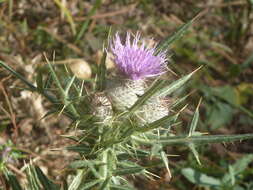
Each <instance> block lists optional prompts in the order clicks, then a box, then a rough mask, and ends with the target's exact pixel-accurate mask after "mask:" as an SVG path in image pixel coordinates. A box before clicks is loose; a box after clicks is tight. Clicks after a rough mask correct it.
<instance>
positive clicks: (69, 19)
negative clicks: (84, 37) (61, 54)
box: [54, 0, 76, 35]
mask: <svg viewBox="0 0 253 190" xmlns="http://www.w3.org/2000/svg"><path fill="white" fill-rule="evenodd" d="M54 2H55V4H56V5H57V6H58V7H59V8H60V9H61V10H62V12H63V13H64V14H65V15H66V17H67V21H68V23H69V25H70V28H71V30H72V33H73V35H75V34H76V27H75V22H74V19H73V17H72V15H71V13H70V11H69V10H68V9H67V8H66V7H65V6H64V5H63V4H62V2H61V1H60V0H54Z"/></svg>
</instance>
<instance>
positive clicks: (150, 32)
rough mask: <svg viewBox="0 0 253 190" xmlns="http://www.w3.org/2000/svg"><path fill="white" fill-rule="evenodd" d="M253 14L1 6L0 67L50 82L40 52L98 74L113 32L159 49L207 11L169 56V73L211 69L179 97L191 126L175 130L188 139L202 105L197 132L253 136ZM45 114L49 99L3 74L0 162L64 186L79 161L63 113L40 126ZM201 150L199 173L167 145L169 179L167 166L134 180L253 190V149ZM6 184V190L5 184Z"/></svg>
mask: <svg viewBox="0 0 253 190" xmlns="http://www.w3.org/2000/svg"><path fill="white" fill-rule="evenodd" d="M252 8H253V2H252V1H251V0H213V1H202V0H195V1H193V0H183V1H176V0H175V1H173V0H169V1H168V0H158V1H152V0H139V1H130V0H117V1H116V0H104V1H103V0H96V1H95V0H94V1H80V0H69V1H67V0H54V1H51V0H19V1H15V0H1V1H0V44H1V45H0V60H2V61H4V62H6V63H7V64H8V65H10V66H11V67H13V68H15V70H17V71H19V72H20V73H22V74H23V75H24V76H25V77H26V78H28V79H29V80H30V81H35V80H36V79H35V78H34V76H35V75H34V73H35V72H36V73H38V72H41V73H42V74H45V73H44V72H45V71H43V70H41V67H40V66H41V65H43V64H44V63H45V62H46V60H45V57H44V55H43V54H45V55H46V56H47V58H48V59H49V60H53V59H55V60H56V62H58V63H66V64H68V63H69V62H71V59H73V58H81V59H84V60H86V61H87V62H88V63H89V64H90V67H91V68H92V70H93V71H95V70H96V64H97V63H98V60H99V59H100V58H101V49H102V47H103V42H104V41H106V39H107V36H108V32H109V31H110V29H112V30H113V31H117V30H119V31H121V32H122V33H123V32H125V31H127V30H131V31H137V30H138V31H140V32H141V33H142V35H143V36H145V37H152V38H154V39H155V40H156V41H159V40H160V39H163V38H165V37H166V36H168V35H169V34H172V33H173V32H174V31H175V30H176V28H177V27H179V26H180V25H181V24H183V23H185V22H187V21H189V20H190V19H192V18H193V17H194V16H196V15H197V14H198V13H200V12H201V17H199V18H198V19H197V20H196V21H195V22H194V24H193V25H192V26H191V27H190V29H189V30H188V31H187V33H186V34H185V35H184V37H183V38H181V39H180V40H178V41H177V42H176V43H174V44H173V46H171V47H170V49H169V51H170V54H171V55H172V59H171V61H170V64H169V66H170V69H171V70H172V71H173V72H174V73H176V74H177V75H178V76H182V75H184V74H186V73H189V72H190V71H193V70H194V69H196V68H197V67H199V66H204V67H203V68H202V70H201V71H199V72H198V73H197V74H196V75H195V76H194V77H193V79H192V80H191V82H190V83H188V84H187V86H185V87H184V88H183V89H181V90H182V91H184V92H187V93H191V95H190V96H189V97H188V102H189V104H190V106H189V109H186V110H185V113H184V114H183V115H182V116H181V117H182V119H183V121H184V122H185V123H181V124H178V126H175V127H173V129H172V130H173V131H175V132H177V133H180V132H183V131H187V125H186V124H187V123H189V121H190V120H191V117H192V114H193V112H192V110H194V107H196V105H197V104H198V101H199V98H200V97H202V103H201V106H200V122H199V125H198V130H199V131H201V132H206V133H209V134H238V133H253V129H252V126H253V112H252V110H253V98H252V97H253V77H252V76H253V67H252V61H253V36H252V35H253V25H252V21H253V13H252ZM171 75H174V74H171ZM94 76H95V75H93V78H91V79H88V80H87V81H89V80H93V79H94ZM178 76H174V77H175V78H178ZM37 80H38V79H37ZM191 106H192V107H191ZM48 107H49V103H48V102H47V101H45V100H44V99H43V98H42V97H40V96H38V95H36V94H33V93H30V92H28V91H26V90H25V89H24V85H23V84H21V82H20V81H19V80H17V79H16V78H15V77H13V76H11V75H10V74H9V73H8V72H6V71H5V70H4V69H3V68H0V131H1V137H0V150H1V158H2V161H3V159H6V158H8V159H9V160H8V164H7V167H8V169H9V170H11V171H12V172H13V173H15V174H16V175H17V176H19V178H20V179H21V180H22V179H23V178H24V176H25V174H24V168H23V166H24V162H26V163H27V162H30V161H32V162H34V163H36V165H39V166H40V167H41V169H42V170H43V172H44V173H46V174H47V175H48V176H50V178H51V179H52V180H54V181H60V180H61V178H63V177H64V175H65V173H66V171H65V168H66V166H67V165H68V164H69V162H70V161H71V160H72V159H73V156H74V155H75V154H74V153H70V152H68V151H66V150H62V149H59V148H60V147H63V146H65V145H69V144H70V143H71V141H69V140H67V139H65V138H62V137H61V136H60V135H63V134H65V133H66V131H68V129H67V126H68V125H69V124H70V121H69V120H68V119H67V118H66V117H64V116H62V115H59V116H58V118H57V117H48V118H46V119H43V120H42V119H41V118H42V117H43V116H44V115H45V114H47V113H48ZM191 108H192V109H191ZM198 150H199V152H200V160H201V163H202V166H200V165H198V163H197V162H196V160H195V159H194V156H193V155H192V154H189V151H188V150H187V149H186V148H178V147H168V149H167V153H169V154H172V155H171V157H170V159H169V160H170V167H171V172H172V175H173V177H172V179H171V180H169V179H168V176H167V172H166V168H162V169H161V168H159V169H157V170H155V171H154V172H155V173H156V174H157V175H159V176H160V177H161V178H160V179H157V180H139V179H138V178H137V179H133V182H134V183H135V184H136V186H137V187H139V188H140V189H193V188H194V187H200V186H205V187H208V183H210V184H217V183H219V182H218V181H219V180H221V179H222V180H227V181H228V183H229V184H230V185H231V188H232V187H236V185H238V184H240V185H241V188H243V189H248V190H250V189H253V182H252V180H251V179H252V177H253V168H252V164H251V162H252V160H253V156H252V154H250V153H252V151H253V146H252V141H250V140H249V141H243V142H237V143H234V144H213V145H208V146H206V145H205V146H201V147H198ZM192 174H194V175H198V176H199V178H198V180H196V179H195V178H191V176H192ZM1 178H2V179H3V176H2V177H1ZM0 181H1V182H0V187H1V186H2V187H1V188H4V186H5V184H4V180H1V179H0ZM219 188H220V189H226V188H227V187H226V188H224V187H219Z"/></svg>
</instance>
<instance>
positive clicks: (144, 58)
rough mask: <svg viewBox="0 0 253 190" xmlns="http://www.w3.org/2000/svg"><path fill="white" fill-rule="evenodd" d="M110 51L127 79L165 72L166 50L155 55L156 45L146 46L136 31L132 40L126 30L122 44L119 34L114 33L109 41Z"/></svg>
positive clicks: (137, 78)
mask: <svg viewBox="0 0 253 190" xmlns="http://www.w3.org/2000/svg"><path fill="white" fill-rule="evenodd" d="M111 51H112V53H113V55H114V62H115V64H116V66H117V68H118V69H119V71H120V72H121V73H122V74H123V75H125V76H126V77H127V78H129V79H132V80H139V79H144V78H146V77H153V76H158V75H161V74H163V73H164V72H165V69H166V61H167V59H166V51H163V52H160V53H158V54H157V55H155V51H156V47H154V48H149V47H147V44H146V43H145V42H144V41H143V40H140V33H138V32H137V34H136V35H135V36H134V37H133V40H132V42H131V36H130V33H129V32H128V33H127V36H126V41H125V43H124V44H123V43H122V42H121V39H120V37H119V34H118V33H116V35H115V37H114V39H113V40H112V42H111Z"/></svg>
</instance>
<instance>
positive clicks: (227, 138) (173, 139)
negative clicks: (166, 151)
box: [132, 133, 253, 145]
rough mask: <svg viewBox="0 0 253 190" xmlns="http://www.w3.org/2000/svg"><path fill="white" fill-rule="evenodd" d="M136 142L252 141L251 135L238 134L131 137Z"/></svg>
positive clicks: (176, 143) (198, 142)
mask: <svg viewBox="0 0 253 190" xmlns="http://www.w3.org/2000/svg"><path fill="white" fill-rule="evenodd" d="M132 138H133V139H135V140H136V141H138V142H140V143H143V144H147V145H153V144H154V143H161V144H163V145H182V144H183V145H187V144H189V143H194V144H201V145H203V144H208V143H223V142H233V141H241V140H246V139H252V138H253V133H249V134H240V135H208V136H191V137H189V136H174V137H173V136H172V137H169V138H168V137H167V138H163V137H161V138H160V139H154V138H153V139H148V140H147V139H143V138H139V137H136V136H133V137H132Z"/></svg>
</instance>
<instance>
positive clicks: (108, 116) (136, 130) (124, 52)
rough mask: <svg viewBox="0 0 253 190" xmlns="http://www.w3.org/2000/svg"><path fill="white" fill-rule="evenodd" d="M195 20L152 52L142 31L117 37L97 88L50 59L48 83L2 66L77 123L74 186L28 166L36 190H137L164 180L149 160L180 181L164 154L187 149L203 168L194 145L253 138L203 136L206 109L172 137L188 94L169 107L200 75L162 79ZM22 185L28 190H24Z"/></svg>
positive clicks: (101, 66)
mask: <svg viewBox="0 0 253 190" xmlns="http://www.w3.org/2000/svg"><path fill="white" fill-rule="evenodd" d="M192 22H193V20H191V21H190V22H188V23H186V24H184V25H182V26H181V27H180V28H179V29H178V30H177V31H176V32H175V33H174V34H173V35H172V36H169V37H168V38H166V39H165V40H163V41H162V42H160V43H159V44H157V45H154V46H152V47H150V46H148V45H147V44H146V43H145V41H144V40H143V39H142V38H141V36H140V34H139V33H136V34H133V35H132V36H131V34H130V33H127V34H126V38H122V37H120V34H119V33H116V34H115V35H114V36H113V38H112V40H111V41H110V42H109V45H108V47H107V49H106V51H104V54H103V58H102V60H101V63H100V64H99V65H98V68H97V77H96V79H97V80H96V81H94V82H92V85H90V84H89V83H87V82H85V81H83V80H80V79H77V78H76V77H75V76H74V75H73V74H71V73H69V72H67V73H66V75H60V74H59V73H57V72H59V70H60V69H55V68H54V67H53V64H52V63H50V62H49V61H48V64H47V67H48V70H49V72H50V78H52V79H53V80H51V82H50V83H49V85H48V83H46V82H45V80H43V76H42V74H41V73H40V74H38V76H37V79H36V81H37V85H36V86H35V85H34V84H32V83H31V82H29V81H27V80H26V79H25V78H24V77H22V76H21V75H20V74H19V73H17V72H16V71H14V70H13V69H12V68H10V67H9V66H8V65H7V64H5V63H3V62H0V65H1V66H2V67H4V68H5V69H7V70H8V71H10V72H11V73H12V74H14V75H15V76H16V77H18V78H19V79H20V80H22V81H23V82H24V83H25V84H26V85H27V86H28V87H29V90H31V91H34V92H37V93H40V94H42V95H43V96H44V97H45V98H47V99H48V100H49V101H50V102H51V103H52V106H53V108H52V112H51V113H53V112H54V113H57V114H59V113H60V114H64V115H66V116H67V117H69V118H70V119H72V125H71V126H70V127H72V128H73V130H75V131H78V133H76V135H74V136H73V135H72V136H70V135H65V137H66V138H69V139H72V140H73V141H74V142H75V143H76V144H75V145H72V146H68V147H65V149H67V150H69V151H74V152H77V153H79V157H77V158H75V161H73V162H72V163H70V165H69V169H71V170H72V171H74V172H72V174H69V175H70V176H71V175H72V176H71V177H70V178H71V179H72V180H68V181H67V180H66V181H65V183H64V185H63V186H60V185H56V184H55V183H53V182H52V181H51V180H49V179H48V178H47V177H46V176H45V175H44V174H43V172H42V171H41V170H40V169H39V168H38V167H36V166H33V165H29V166H28V167H27V178H28V186H29V187H30V188H31V189H41V188H43V189H47V190H59V189H69V190H79V189H82V190H83V189H101V190H103V189H105V190H110V189H119V190H120V189H135V188H134V186H133V184H132V182H131V180H130V178H128V176H135V175H139V176H142V177H147V178H149V179H151V178H156V177H157V176H156V175H155V174H153V173H152V172H151V170H150V169H151V168H152V165H151V164H149V163H146V162H142V160H143V159H146V160H152V159H156V160H160V162H161V164H163V166H164V167H165V168H166V169H167V172H168V176H169V177H172V176H173V174H172V173H171V171H170V169H169V168H170V166H169V159H168V155H167V152H166V151H165V147H167V146H171V145H182V146H187V147H189V149H190V150H191V151H192V153H193V154H194V156H195V158H196V159H197V161H198V162H200V160H199V157H198V152H197V150H196V147H195V146H196V145H198V144H201V145H203V144H207V143H214V142H230V141H235V140H244V139H249V138H253V134H242V135H204V134H202V133H200V132H196V131H195V130H196V127H197V123H198V119H199V107H200V103H199V104H198V106H197V108H196V110H195V111H194V114H193V118H192V121H191V123H190V124H189V132H188V133H187V134H173V133H172V132H171V130H170V129H171V127H172V126H173V125H174V124H175V123H176V122H178V120H179V115H180V114H181V113H182V112H183V110H184V109H185V107H186V106H184V105H182V103H183V102H184V101H185V99H186V98H187V95H186V96H183V97H178V98H175V97H174V101H172V102H171V101H170V104H168V98H169V97H170V96H172V95H173V92H175V91H176V90H177V89H179V88H180V87H182V86H183V85H185V84H186V82H187V81H189V80H190V78H191V77H192V76H193V75H194V73H196V71H197V70H199V69H197V70H196V71H193V72H191V73H189V74H187V75H185V76H183V77H181V78H179V79H177V80H175V81H167V80H165V79H163V75H166V72H167V65H168V58H167V56H168V55H167V48H168V47H169V45H171V43H172V42H174V41H175V40H177V39H178V38H179V37H181V36H182V34H183V33H184V31H185V30H187V28H188V27H189V26H190V25H191V23H192ZM107 52H111V53H112V54H113V56H114V60H113V61H114V62H115V65H116V74H115V75H114V76H107V74H106V67H105V60H106V55H107ZM85 85H87V87H86V88H84V86H85ZM88 86H94V88H88ZM51 89H53V91H52V90H51ZM172 109H173V111H171V110H172ZM73 173H74V175H73ZM5 175H6V180H7V181H8V182H9V183H10V184H11V185H12V184H16V183H18V182H17V179H16V178H15V176H13V175H12V174H10V173H8V172H7V173H6V174H5ZM10 176H11V177H10ZM14 186H15V185H13V187H14ZM15 187H18V188H21V187H20V185H16V186H15Z"/></svg>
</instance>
